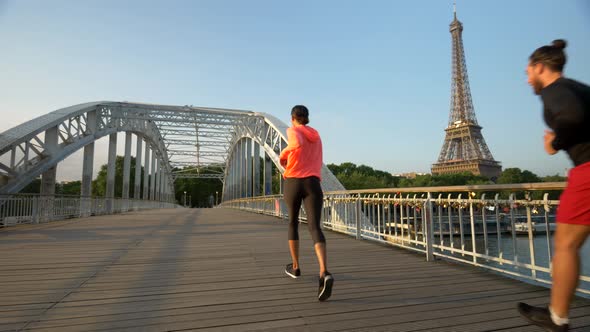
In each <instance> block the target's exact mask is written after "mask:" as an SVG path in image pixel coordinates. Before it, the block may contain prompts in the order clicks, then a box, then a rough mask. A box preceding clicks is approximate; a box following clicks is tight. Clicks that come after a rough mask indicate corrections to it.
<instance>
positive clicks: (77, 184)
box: [55, 181, 82, 196]
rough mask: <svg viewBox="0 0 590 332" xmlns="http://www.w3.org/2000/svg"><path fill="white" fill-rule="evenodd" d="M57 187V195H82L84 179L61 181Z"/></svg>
mask: <svg viewBox="0 0 590 332" xmlns="http://www.w3.org/2000/svg"><path fill="white" fill-rule="evenodd" d="M55 187H56V188H55V194H56V195H68V196H80V193H81V189H82V181H69V182H60V183H57V184H56V185H55Z"/></svg>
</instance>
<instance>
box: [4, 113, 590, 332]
mask: <svg viewBox="0 0 590 332" xmlns="http://www.w3.org/2000/svg"><path fill="white" fill-rule="evenodd" d="M286 128H287V126H286V125H285V124H284V123H283V122H281V121H280V120H278V119H276V118H274V117H273V116H271V115H268V114H264V113H257V112H252V111H239V110H228V109H213V108H203V107H193V106H192V105H191V106H188V105H187V106H166V105H151V104H139V103H128V102H94V103H87V104H81V105H75V106H71V107H67V108H64V109H60V110H57V111H54V112H52V113H49V114H46V115H44V116H41V117H39V118H37V119H33V120H31V121H28V122H26V123H23V124H22V125H19V126H17V127H15V128H12V129H9V130H7V131H5V132H3V133H1V134H0V252H1V253H2V254H1V255H0V266H1V267H2V268H1V269H0V294H1V301H0V331H14V330H18V331H20V330H53V331H99V330H103V331H105V330H106V331H116V330H138V331H150V330H154V331H175V330H219V331H246V330H269V331H270V330H277V331H352V330H357V331H491V330H506V331H535V330H534V329H532V328H531V327H528V325H527V324H526V323H525V322H524V320H522V319H521V318H520V317H517V314H516V310H515V303H516V302H517V301H523V300H526V301H528V302H530V303H533V304H543V303H546V302H547V300H548V289H547V286H548V285H549V284H550V283H551V275H550V273H551V265H550V262H551V255H552V249H551V234H552V229H553V227H554V226H555V224H554V221H555V220H554V219H555V209H556V207H557V205H558V204H559V201H558V200H557V197H558V196H557V194H558V191H559V190H562V189H563V187H564V185H565V184H564V183H543V184H509V185H487V186H456V187H430V188H405V189H403V188H392V189H371V190H357V191H346V190H344V188H343V187H342V185H341V184H340V183H339V181H338V180H337V179H336V177H335V176H334V175H333V174H332V173H331V172H330V171H329V169H328V168H327V167H325V166H324V167H323V170H322V187H323V190H324V192H325V196H324V209H323V213H322V226H323V227H324V229H325V230H327V238H328V260H329V269H330V271H331V272H332V273H333V274H334V275H335V278H336V284H335V289H334V293H333V297H332V298H330V300H329V301H328V302H327V303H318V302H317V300H316V288H317V284H316V283H317V280H316V274H317V271H316V270H317V269H318V268H317V266H316V262H315V259H314V255H313V253H312V250H311V249H312V246H311V241H310V240H309V238H308V235H307V234H306V232H305V231H302V232H301V234H302V235H303V243H302V248H301V249H302V267H303V274H304V276H303V278H301V279H299V280H292V279H290V278H287V277H286V276H285V275H284V273H283V268H284V266H285V264H287V263H288V262H289V254H288V248H287V241H286V232H287V230H286V224H285V217H286V216H287V211H286V209H285V205H284V202H283V200H282V197H281V193H282V180H281V177H280V173H281V172H282V171H283V169H282V167H281V165H280V163H279V160H278V156H279V153H280V151H281V150H282V148H283V147H285V146H286V132H285V130H286ZM119 132H124V133H125V149H124V151H125V153H124V165H123V169H122V173H123V174H122V190H121V192H122V194H121V197H115V175H116V173H117V170H116V167H115V159H116V151H117V133H119ZM102 137H108V138H109V147H108V165H107V179H106V185H105V187H106V190H105V192H106V195H105V197H92V196H91V193H92V174H93V165H94V152H95V151H94V142H95V141H97V140H99V139H101V138H102ZM134 137H135V139H133V138H134ZM133 141H134V142H135V146H136V151H135V155H134V157H135V159H134V160H135V161H134V163H132V158H131V157H132V152H131V147H132V142H133ZM78 150H83V152H84V158H83V162H82V165H81V171H80V174H81V178H82V181H81V195H79V196H75V197H73V196H60V195H55V180H56V169H57V167H59V163H60V162H61V161H62V160H63V159H64V158H67V157H68V156H70V155H71V154H73V153H74V152H75V151H78ZM142 160H143V163H142ZM204 168H208V169H209V170H210V169H218V172H217V173H211V172H206V173H205V172H200V170H202V169H204ZM39 176H40V177H41V188H40V194H39V195H27V194H19V191H20V190H21V189H22V188H24V187H25V186H26V185H27V184H29V183H30V182H31V181H33V180H34V179H36V178H37V177H39ZM187 177H191V178H194V177H201V178H214V179H218V180H220V181H221V182H222V183H223V190H222V193H221V194H222V195H221V204H220V205H218V206H217V208H215V209H186V208H180V207H179V206H178V205H177V204H176V203H177V202H179V197H178V193H176V190H175V187H174V183H175V180H176V179H179V178H187ZM273 182H274V183H273ZM273 188H275V189H276V190H275V189H273ZM301 221H302V222H306V216H305V213H304V211H303V212H302V214H301ZM8 226H16V227H8ZM305 243H308V245H305ZM582 257H583V260H585V262H588V260H587V257H590V245H587V246H586V247H585V248H584V249H583V254H582ZM588 265H589V264H588V263H586V264H585V266H583V270H582V276H581V277H580V286H579V289H578V293H577V294H578V296H579V297H578V298H577V299H576V301H575V303H574V309H573V311H572V323H573V327H574V329H573V330H574V331H576V330H577V331H585V330H589V329H590V302H589V300H588V299H589V298H590V266H588Z"/></svg>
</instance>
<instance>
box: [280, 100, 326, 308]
mask: <svg viewBox="0 0 590 332" xmlns="http://www.w3.org/2000/svg"><path fill="white" fill-rule="evenodd" d="M308 123H309V111H308V109H307V107H305V106H303V105H296V106H295V107H293V109H292V110H291V125H292V126H291V127H290V128H289V129H287V137H288V146H287V147H286V148H285V149H284V150H283V151H282V152H281V155H280V161H281V165H282V166H283V167H285V173H284V174H283V177H284V179H285V187H284V199H285V203H286V204H287V209H288V211H289V250H290V252H291V258H292V261H293V262H292V263H291V264H288V265H287V267H286V268H285V273H286V274H287V275H289V276H290V277H292V278H298V277H299V276H300V275H301V270H300V268H299V232H298V226H299V210H300V209H301V204H302V203H303V205H304V208H305V214H306V216H307V226H308V228H309V232H310V233H311V237H312V239H313V242H314V248H315V253H316V256H317V258H318V262H319V265H320V273H319V275H320V277H319V284H320V285H319V289H318V300H320V301H325V300H327V299H328V298H329V297H330V295H331V294H332V285H333V284H334V277H332V275H331V274H330V272H328V269H327V257H326V238H325V237H324V234H323V233H322V229H321V227H320V221H321V220H320V217H321V214H322V205H323V203H324V194H323V192H322V187H321V185H320V181H321V177H322V174H321V171H322V164H323V162H322V140H321V138H320V135H319V133H318V132H317V131H316V130H315V129H313V128H311V127H309V126H308V125H307V124H308Z"/></svg>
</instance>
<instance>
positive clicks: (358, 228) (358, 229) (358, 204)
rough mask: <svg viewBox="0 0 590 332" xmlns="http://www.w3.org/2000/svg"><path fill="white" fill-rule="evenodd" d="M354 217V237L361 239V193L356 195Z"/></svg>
mask: <svg viewBox="0 0 590 332" xmlns="http://www.w3.org/2000/svg"><path fill="white" fill-rule="evenodd" d="M354 207H355V208H354V219H355V224H356V239H357V240H361V239H362V238H363V236H362V233H361V195H358V196H357V197H356V200H355V202H354Z"/></svg>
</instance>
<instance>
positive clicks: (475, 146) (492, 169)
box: [432, 9, 502, 180]
mask: <svg viewBox="0 0 590 332" xmlns="http://www.w3.org/2000/svg"><path fill="white" fill-rule="evenodd" d="M453 12H454V18H455V19H454V20H453V22H451V26H450V31H451V36H452V38H453V45H452V46H453V60H452V61H453V81H452V83H451V112H450V115H449V125H448V127H447V128H446V129H445V132H446V135H445V142H444V143H443V146H442V149H441V151H440V155H439V157H438V161H437V162H436V163H434V164H433V165H432V174H433V175H439V174H449V173H460V172H470V173H473V174H477V175H483V176H486V177H488V178H491V179H492V180H494V179H496V178H497V177H498V176H499V175H500V172H501V171H502V166H501V165H500V163H499V162H497V161H496V160H494V157H493V156H492V153H491V152H490V149H488V146H487V144H486V142H485V140H484V139H483V136H482V134H481V129H482V127H481V126H480V125H479V124H478V123H477V119H476V118H475V111H474V110H473V103H472V101H471V92H470V89H469V79H468V77H467V65H466V64H465V52H464V50H463V39H462V36H461V34H462V32H463V24H461V22H460V21H459V20H457V11H456V9H454V10H453Z"/></svg>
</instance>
